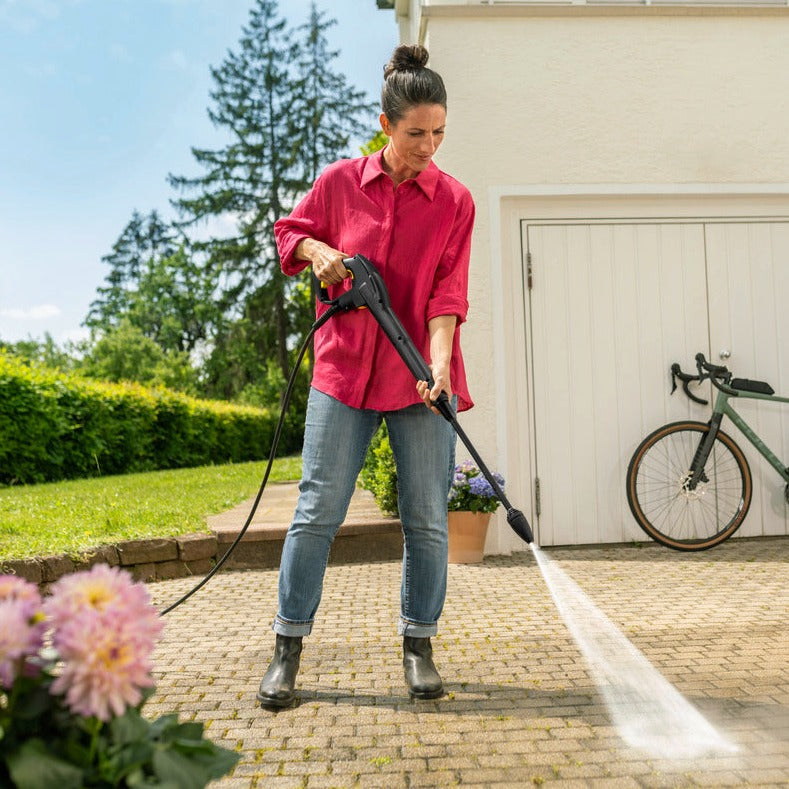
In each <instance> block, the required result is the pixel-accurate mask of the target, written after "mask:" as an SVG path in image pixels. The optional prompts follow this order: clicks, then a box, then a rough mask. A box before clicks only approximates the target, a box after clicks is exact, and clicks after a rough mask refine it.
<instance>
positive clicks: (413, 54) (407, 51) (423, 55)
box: [384, 44, 430, 79]
mask: <svg viewBox="0 0 789 789" xmlns="http://www.w3.org/2000/svg"><path fill="white" fill-rule="evenodd" d="M429 57H430V55H429V53H428V51H427V50H426V49H425V48H424V47H423V46H422V45H421V44H401V45H400V46H399V47H397V49H395V51H394V52H393V53H392V57H391V58H390V59H389V62H388V63H387V64H386V65H385V66H384V79H386V78H388V77H389V75H390V74H392V73H394V72H395V71H417V70H418V69H422V68H424V67H425V66H426V65H427V60H428V58H429Z"/></svg>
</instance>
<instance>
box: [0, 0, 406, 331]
mask: <svg viewBox="0 0 789 789" xmlns="http://www.w3.org/2000/svg"><path fill="white" fill-rule="evenodd" d="M316 4H317V6H318V8H319V9H323V10H325V11H326V12H328V15H329V16H330V17H333V18H334V19H336V20H337V22H338V24H337V25H335V26H334V27H333V28H331V30H330V43H331V45H332V47H333V48H334V49H339V50H341V54H340V57H339V58H338V59H337V61H335V68H336V69H337V70H339V71H342V72H343V73H344V74H345V75H346V77H347V78H348V80H349V82H350V83H351V84H353V85H354V86H355V87H357V88H360V89H362V90H365V91H367V93H368V94H369V96H370V99H371V100H374V99H376V98H377V96H378V94H379V91H380V82H381V76H382V68H383V64H384V63H385V62H386V60H387V59H388V57H389V55H390V53H391V51H392V49H393V47H394V46H395V45H396V44H397V27H396V24H395V21H394V12H393V11H381V10H378V8H377V7H376V3H375V0H317V3H316ZM252 5H253V0H0V339H2V340H5V341H11V342H15V341H17V340H21V339H26V338H27V337H28V336H32V337H34V338H37V339H41V338H43V336H44V333H45V332H49V333H50V334H51V335H52V336H53V338H54V339H55V341H56V342H57V343H58V344H62V343H64V342H65V341H66V340H68V339H76V338H79V337H81V336H84V334H85V331H84V329H81V327H80V325H81V323H82V321H83V320H84V318H85V316H86V314H87V311H88V307H89V305H90V303H91V301H93V299H94V298H95V295H96V288H97V287H99V286H100V285H101V284H102V283H103V281H104V277H105V275H106V273H107V267H106V265H105V264H103V263H102V262H101V257H102V256H103V255H105V254H107V253H108V252H109V251H110V250H111V248H112V245H113V243H114V242H115V241H116V240H117V238H118V236H119V235H120V233H121V231H122V230H123V228H124V226H125V225H126V223H127V222H128V221H129V219H130V218H131V215H132V211H134V210H135V209H136V210H138V211H140V212H141V213H143V214H147V213H148V212H149V211H151V210H152V209H157V210H158V211H159V212H160V213H161V214H162V215H163V216H164V217H165V218H167V219H169V218H171V217H173V216H174V215H173V212H172V209H171V208H170V204H169V200H170V198H172V197H173V196H174V192H173V190H172V189H171V188H170V187H169V185H168V184H167V174H168V173H170V172H172V173H174V174H178V175H196V174H199V173H200V172H201V170H200V169H199V168H198V167H197V164H196V162H195V161H194V159H193V157H192V155H191V151H190V148H191V147H192V146H195V147H208V148H210V147H212V146H216V147H219V145H221V144H222V140H223V139H224V138H223V137H222V136H221V134H220V132H218V131H217V130H215V129H214V128H213V127H212V125H211V123H210V121H209V120H208V116H207V113H206V109H207V107H208V105H209V96H208V93H209V90H210V89H211V87H212V81H211V78H210V74H209V67H210V66H218V65H219V64H220V63H221V61H222V60H223V58H224V56H225V54H226V53H227V51H228V49H236V46H237V42H238V39H239V37H240V33H241V27H242V25H244V24H246V22H247V20H248V17H249V10H250V8H251V7H252ZM279 7H280V12H281V13H282V14H283V15H285V16H287V18H288V19H289V20H290V21H292V22H293V23H294V24H300V23H301V22H303V21H305V20H306V19H307V16H308V14H309V8H310V0H280V3H279Z"/></svg>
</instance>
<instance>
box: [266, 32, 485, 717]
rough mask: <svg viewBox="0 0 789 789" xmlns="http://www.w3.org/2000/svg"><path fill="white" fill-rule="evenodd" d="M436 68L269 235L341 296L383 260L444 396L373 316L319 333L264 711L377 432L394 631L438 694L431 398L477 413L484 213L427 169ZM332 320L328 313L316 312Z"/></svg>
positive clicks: (407, 72)
mask: <svg viewBox="0 0 789 789" xmlns="http://www.w3.org/2000/svg"><path fill="white" fill-rule="evenodd" d="M427 59H428V53H427V50H425V49H424V47H421V46H400V47H398V48H397V49H396V50H395V51H394V53H393V55H392V59H391V60H390V62H389V63H388V64H387V66H386V67H385V69H384V86H383V89H382V92H381V104H382V113H381V116H380V122H381V128H382V129H383V131H384V133H385V134H386V135H387V136H388V137H389V141H388V144H387V145H386V147H385V148H384V149H383V150H382V151H378V152H376V153H374V154H371V155H370V156H368V157H363V158H360V159H353V160H342V161H339V162H336V163H335V164H333V165H331V166H330V167H328V168H327V169H326V171H325V172H324V173H323V174H322V175H321V176H320V178H318V180H317V181H316V182H315V184H314V185H313V188H312V190H311V191H310V192H309V193H308V194H307V196H306V197H305V198H304V199H303V200H302V201H301V203H299V205H298V206H297V207H296V208H295V210H294V211H293V213H292V214H291V215H290V216H289V217H287V218H284V219H280V220H279V221H278V222H277V223H276V225H275V236H276V242H277V248H278V250H279V253H280V257H281V263H282V270H283V271H284V272H285V273H286V274H291V275H292V274H296V273H298V272H299V271H301V270H303V269H304V268H305V267H306V266H307V265H311V266H312V270H313V272H314V273H315V275H316V276H317V277H318V279H320V280H321V281H322V282H324V283H326V284H327V285H329V286H330V290H331V291H334V290H335V289H336V288H342V287H346V286H347V285H348V283H344V282H343V281H344V280H345V279H346V278H347V277H348V276H349V272H348V270H347V269H346V267H345V265H344V264H343V259H345V258H348V257H351V256H353V255H356V254H362V255H364V256H365V257H367V258H369V259H370V260H371V261H373V263H374V264H375V266H376V267H377V268H378V270H379V271H380V273H381V275H382V277H383V279H384V281H385V283H386V286H387V289H388V291H389V295H390V298H391V303H392V307H393V309H394V311H395V313H396V314H397V315H398V317H399V318H400V320H401V321H402V323H403V325H404V326H405V328H406V330H407V331H408V333H409V334H410V335H411V338H412V339H413V340H414V342H415V343H416V346H417V348H419V349H420V351H421V352H422V354H423V355H424V357H425V359H426V361H427V362H428V364H429V365H430V369H431V372H432V376H433V381H434V385H433V387H432V389H429V388H428V384H427V382H425V381H420V382H417V383H416V384H415V382H414V380H413V378H412V376H411V374H410V373H409V371H408V369H407V368H406V366H405V364H404V363H403V362H402V360H401V359H400V357H399V356H398V355H397V353H396V351H395V349H394V348H393V347H392V345H391V344H390V343H389V341H388V340H387V338H386V336H385V335H384V334H383V332H382V331H381V329H380V327H378V325H377V323H376V322H375V319H374V318H373V317H372V316H371V315H370V313H369V312H368V311H367V310H355V311H352V312H345V313H339V314H338V315H336V316H335V317H333V318H332V319H331V320H330V321H329V322H328V323H327V324H325V325H324V326H323V327H322V328H321V329H320V331H319V332H318V334H317V335H316V338H315V365H314V373H313V380H312V388H311V391H310V396H309V401H308V406H307V419H306V425H305V432H304V449H303V472H302V473H303V477H302V480H301V483H300V485H299V491H300V496H299V501H298V504H297V507H296V512H295V514H294V517H293V522H292V523H291V526H290V529H289V530H288V534H287V537H286V539H285V544H284V547H283V550H282V559H281V564H280V575H279V610H278V613H277V615H276V618H275V620H274V623H273V629H274V631H275V633H276V634H277V635H276V646H275V654H274V658H273V660H272V662H271V665H270V666H269V668H268V671H267V672H266V674H265V676H264V677H263V679H262V681H261V683H260V689H259V691H258V694H257V698H258V700H259V701H260V702H261V704H262V705H263V706H270V707H285V706H288V705H289V704H291V703H292V701H293V700H294V685H295V680H296V674H297V672H298V667H299V659H300V655H301V648H302V638H303V637H304V636H306V635H308V634H309V633H310V631H311V629H312V624H313V622H314V618H315V614H316V611H317V609H318V604H319V603H320V598H321V590H322V586H323V576H324V572H325V569H326V562H327V559H328V554H329V548H330V546H331V543H332V540H333V539H334V536H335V534H336V533H337V530H338V529H339V527H340V525H341V524H342V522H343V520H344V519H345V515H346V512H347V509H348V504H349V502H350V499H351V495H352V493H353V490H354V486H355V484H356V478H357V477H358V475H359V472H360V471H361V468H362V465H363V463H364V459H365V455H366V452H367V447H368V445H369V443H370V440H371V438H372V437H373V435H374V433H375V432H376V430H377V429H378V427H379V425H380V423H381V421H382V420H385V421H386V423H387V427H388V430H389V440H390V443H391V446H392V450H393V453H394V456H395V462H396V464H397V481H398V505H399V511H400V520H401V522H402V525H403V534H404V540H405V548H404V555H403V575H402V585H401V616H400V622H399V627H398V632H399V634H401V635H402V636H403V637H404V638H403V651H404V656H403V665H404V669H405V679H406V683H407V685H408V689H409V692H410V694H411V696H412V697H413V698H419V699H431V698H438V697H439V696H441V695H443V684H442V681H441V677H440V676H439V674H438V671H437V670H436V668H435V666H434V664H433V660H432V648H431V644H430V637H431V636H433V635H435V633H436V632H437V624H438V619H439V617H440V615H441V611H442V608H443V605H444V597H445V593H446V575H447V492H448V490H449V481H450V475H451V470H452V467H453V465H454V447H455V434H454V431H453V429H452V427H451V425H450V424H449V423H448V422H447V421H446V420H445V419H443V418H442V417H440V416H439V415H438V412H437V411H436V410H435V409H434V408H433V407H432V406H431V400H435V399H436V398H437V397H438V395H439V393H440V392H441V391H442V390H443V391H445V392H446V393H447V394H448V395H449V396H450V397H451V398H452V399H453V402H454V403H455V404H456V407H457V408H458V410H465V409H467V408H470V407H471V406H472V402H471V399H470V397H469V394H468V389H467V386H466V377H465V370H464V367H463V360H462V357H461V353H460V344H459V326H460V324H461V323H462V322H463V321H464V320H465V318H466V312H467V309H468V301H467V286H468V260H469V250H470V243H471V231H472V226H473V222H474V204H473V202H472V199H471V195H470V194H469V192H468V190H467V189H466V188H465V187H464V186H462V185H461V184H460V183H458V182H457V181H456V180H455V179H453V178H451V177H450V176H448V175H446V174H445V173H443V172H441V171H440V170H439V169H438V167H437V166H436V165H435V164H434V163H433V161H432V159H433V155H434V154H435V152H436V150H437V149H438V147H439V145H440V144H441V141H442V140H443V137H444V125H445V122H446V90H445V88H444V84H443V81H442V79H441V77H440V76H439V75H438V74H437V73H436V72H434V71H432V70H431V69H429V68H427V67H426V63H427ZM330 295H333V294H332V293H330ZM325 309H326V307H325V306H324V305H322V304H320V303H318V311H319V313H321V312H322V311H323V310H325ZM425 406H427V408H426V407H425Z"/></svg>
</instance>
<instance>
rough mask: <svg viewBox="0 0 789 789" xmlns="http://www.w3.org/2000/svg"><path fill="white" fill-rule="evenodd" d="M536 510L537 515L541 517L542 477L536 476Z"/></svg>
mask: <svg viewBox="0 0 789 789" xmlns="http://www.w3.org/2000/svg"><path fill="white" fill-rule="evenodd" d="M534 512H535V514H536V515H537V517H538V518H539V517H540V513H541V512H542V506H541V502H540V478H539V477H535V478H534Z"/></svg>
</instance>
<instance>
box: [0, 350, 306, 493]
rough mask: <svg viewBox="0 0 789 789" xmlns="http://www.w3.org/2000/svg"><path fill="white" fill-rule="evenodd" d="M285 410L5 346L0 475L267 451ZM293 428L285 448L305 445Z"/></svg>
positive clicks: (57, 475) (116, 469)
mask: <svg viewBox="0 0 789 789" xmlns="http://www.w3.org/2000/svg"><path fill="white" fill-rule="evenodd" d="M277 418H278V414H271V413H270V412H269V411H268V409H263V408H252V407H249V406H237V405H231V404H229V403H223V402H217V401H210V400H197V399H195V398H192V397H189V396H187V395H184V394H181V393H178V392H173V391H170V390H167V389H164V388H161V387H157V388H145V387H143V386H140V385H138V384H131V383H118V384H110V383H105V382H100V381H91V380H89V379H86V378H81V377H79V376H77V375H73V374H64V373H61V372H56V371H54V370H49V369H47V368H44V367H39V366H36V365H29V364H27V363H25V362H23V361H21V360H19V359H17V358H15V357H13V356H9V355H8V354H5V353H2V352H0V484H13V483H37V482H49V481H55V480H60V479H72V478H76V477H86V476H99V475H102V474H122V473H127V472H132V471H149V470H154V469H163V468H181V467H187V466H196V465H205V464H210V463H226V462H229V461H230V462H240V461H245V460H260V459H262V458H264V457H267V456H268V454H269V451H270V445H271V440H272V438H273V435H274V428H275V425H276V420H277ZM300 443H301V429H300V426H298V429H296V428H295V427H292V428H291V429H288V428H287V427H286V429H285V431H284V432H283V436H282V440H281V442H280V454H287V453H290V452H293V451H294V450H296V449H298V447H299V446H300Z"/></svg>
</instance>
